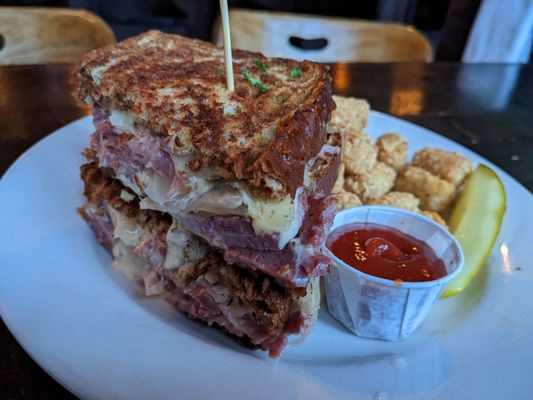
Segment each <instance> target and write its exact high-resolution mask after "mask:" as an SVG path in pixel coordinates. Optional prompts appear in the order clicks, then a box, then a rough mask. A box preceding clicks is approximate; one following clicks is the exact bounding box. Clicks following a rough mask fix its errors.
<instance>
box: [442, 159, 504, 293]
mask: <svg viewBox="0 0 533 400" xmlns="http://www.w3.org/2000/svg"><path fill="white" fill-rule="evenodd" d="M505 208H506V196H505V189H504V187H503V183H502V181H501V180H500V178H499V177H498V175H497V174H496V173H495V172H494V171H493V170H492V169H490V168H489V167H487V166H486V165H483V164H480V165H479V166H478V167H477V168H476V170H475V171H474V173H473V174H472V175H471V176H470V178H469V179H468V181H467V182H466V185H465V188H464V190H463V192H462V193H461V195H460V196H459V199H458V200H457V203H456V204H455V207H454V209H453V211H452V214H451V216H450V220H449V226H450V231H451V233H452V234H453V235H454V236H455V238H456V239H457V241H458V242H459V244H460V245H461V248H462V249H463V252H464V256H465V264H464V268H463V271H462V272H461V274H460V275H459V276H457V277H456V278H455V279H453V280H452V281H450V282H449V283H448V285H447V286H446V289H444V292H443V294H442V296H443V297H448V296H453V295H455V294H458V293H460V292H461V291H463V290H464V289H465V288H466V287H467V286H468V285H469V284H470V282H471V281H472V279H473V278H474V277H475V276H476V274H477V273H478V272H479V271H480V270H481V269H482V267H483V266H484V265H485V262H486V260H487V258H488V256H489V254H490V252H491V250H492V247H493V246H494V242H495V241H496V238H497V237H498V233H499V232H500V226H501V224H502V220H503V215H504V214H505Z"/></svg>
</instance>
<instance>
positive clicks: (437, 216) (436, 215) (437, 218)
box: [420, 211, 448, 229]
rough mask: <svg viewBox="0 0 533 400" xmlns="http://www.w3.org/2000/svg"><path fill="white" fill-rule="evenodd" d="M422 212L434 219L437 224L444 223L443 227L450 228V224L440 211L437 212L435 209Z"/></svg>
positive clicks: (421, 212)
mask: <svg viewBox="0 0 533 400" xmlns="http://www.w3.org/2000/svg"><path fill="white" fill-rule="evenodd" d="M420 214H422V215H423V216H424V217H428V218H429V219H432V220H433V221H435V222H436V223H437V224H439V225H442V226H443V227H445V228H446V229H448V224H447V223H446V221H444V218H442V217H441V216H440V214H439V213H436V212H435V211H420Z"/></svg>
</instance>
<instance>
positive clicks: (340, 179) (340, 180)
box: [331, 162, 344, 193]
mask: <svg viewBox="0 0 533 400" xmlns="http://www.w3.org/2000/svg"><path fill="white" fill-rule="evenodd" d="M343 188H344V163H343V162H341V163H340V164H339V172H338V175H337V180H336V181H335V184H334V185H333V189H331V193H339V192H341V191H342V190H343Z"/></svg>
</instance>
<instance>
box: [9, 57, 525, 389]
mask: <svg viewBox="0 0 533 400" xmlns="http://www.w3.org/2000/svg"><path fill="white" fill-rule="evenodd" d="M332 72H333V87H334V91H335V92H336V93H338V94H342V95H350V96H357V97H364V98H367V99H368V100H369V101H370V104H371V105H372V108H373V109H375V110H379V111H382V112H385V113H388V114H392V115H396V116H399V117H401V118H404V119H406V120H409V121H412V122H414V123H417V124H419V125H422V126H425V127H427V128H429V129H431V130H434V131H436V132H439V133H441V134H443V135H444V136H447V137H449V138H450V139H452V140H454V141H456V142H458V143H460V144H462V145H464V146H466V147H468V148H470V149H472V150H474V151H475V152H477V153H479V154H480V155H482V156H483V157H486V158H487V159H489V160H490V161H492V162H494V163H495V164H496V165H498V166H499V167H501V168H502V169H503V170H505V171H506V172H508V173H509V174H511V175H512V176H513V177H514V178H515V179H517V180H518V181H520V182H521V183H522V184H523V185H524V186H526V187H527V188H528V189H529V190H530V191H532V190H533V173H532V171H533V66H522V65H503V64H471V65H461V64H335V65H332ZM74 90H75V83H74V79H73V78H72V75H71V67H70V66H68V65H54V66H52V65H35V66H6V67H0V174H3V173H4V172H5V170H6V169H7V168H8V167H9V165H10V164H11V163H12V162H13V161H15V159H16V158H17V157H18V156H20V155H21V154H22V152H24V151H25V150H26V149H28V148H29V147H30V146H31V145H33V144H34V143H35V142H36V141H37V140H39V139H41V138H42V137H44V136H46V135H47V134H48V133H50V132H52V131H54V130H55V129H57V128H59V127H61V126H63V125H65V124H66V123H68V122H70V121H73V120H75V119H77V118H80V117H82V116H84V115H87V114H88V113H89V109H87V108H86V107H84V106H82V105H81V104H80V103H78V102H77V100H76V99H75V98H73V97H72V96H71V93H72V92H74ZM400 133H401V132H400ZM0 267H2V266H0ZM0 398H1V399H59V398H61V399H63V398H72V396H71V395H70V394H69V393H68V392H67V391H66V390H65V389H63V388H62V387H61V386H60V385H59V384H57V383H55V381H54V380H53V379H52V378H50V377H49V376H48V375H47V374H46V373H45V372H44V371H43V370H41V369H40V368H39V367H38V366H37V365H36V364H35V363H34V362H33V361H32V360H31V359H30V358H29V356H28V355H27V354H26V353H25V352H24V350H22V348H21V347H20V346H19V345H18V344H17V342H16V341H15V339H14V338H13V337H12V336H11V334H10V333H9V331H8V330H7V328H6V327H5V326H4V325H3V323H1V325H0Z"/></svg>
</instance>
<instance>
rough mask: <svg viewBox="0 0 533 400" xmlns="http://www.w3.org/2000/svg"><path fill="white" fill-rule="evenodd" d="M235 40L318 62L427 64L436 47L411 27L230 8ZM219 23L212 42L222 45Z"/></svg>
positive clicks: (239, 44) (236, 45) (267, 52)
mask: <svg viewBox="0 0 533 400" xmlns="http://www.w3.org/2000/svg"><path fill="white" fill-rule="evenodd" d="M229 18H230V26H231V42H232V43H231V44H232V46H233V47H234V48H238V49H243V50H250V51H257V52H261V53H263V54H265V55H267V56H270V57H287V58H295V59H307V60H313V61H320V62H341V61H345V62H412V61H422V62H429V61H431V60H432V48H431V44H430V43H429V42H428V40H427V39H426V38H425V37H424V35H422V34H421V33H420V32H419V31H417V30H416V29H415V28H414V27H412V26H406V25H400V24H393V23H386V22H373V21H364V20H355V19H345V18H333V17H322V16H308V15H299V14H289V13H280V12H268V11H255V10H253V11H252V10H243V9H230V11H229ZM220 25H221V24H220V21H219V20H217V21H216V22H215V26H214V30H213V33H214V38H213V40H214V42H215V43H216V44H218V45H221V44H222V43H223V35H222V29H221V26H220Z"/></svg>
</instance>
